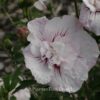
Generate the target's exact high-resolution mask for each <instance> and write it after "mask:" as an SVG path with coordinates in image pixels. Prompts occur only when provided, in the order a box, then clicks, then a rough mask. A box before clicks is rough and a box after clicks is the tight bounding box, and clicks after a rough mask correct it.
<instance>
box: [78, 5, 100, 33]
mask: <svg viewBox="0 0 100 100" xmlns="http://www.w3.org/2000/svg"><path fill="white" fill-rule="evenodd" d="M80 22H81V23H82V25H83V26H84V27H85V28H87V29H88V30H90V31H92V32H94V33H95V34H96V35H100V13H99V12H90V11H89V9H88V8H86V6H85V5H84V4H83V5H82V8H81V12H80Z"/></svg>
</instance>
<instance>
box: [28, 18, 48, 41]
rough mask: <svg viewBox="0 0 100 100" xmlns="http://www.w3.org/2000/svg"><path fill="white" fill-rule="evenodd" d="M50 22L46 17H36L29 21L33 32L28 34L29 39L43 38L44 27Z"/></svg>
mask: <svg viewBox="0 0 100 100" xmlns="http://www.w3.org/2000/svg"><path fill="white" fill-rule="evenodd" d="M47 22H48V19H47V18H46V17H41V18H36V19H34V20H32V21H30V22H28V25H27V26H28V29H29V31H30V32H31V33H30V34H29V35H28V41H31V42H32V41H33V39H35V38H39V39H43V33H44V27H45V24H46V23H47Z"/></svg>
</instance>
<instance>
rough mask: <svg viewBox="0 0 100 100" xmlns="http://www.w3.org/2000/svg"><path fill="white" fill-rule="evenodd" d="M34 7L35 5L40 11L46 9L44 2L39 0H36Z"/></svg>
mask: <svg viewBox="0 0 100 100" xmlns="http://www.w3.org/2000/svg"><path fill="white" fill-rule="evenodd" d="M34 7H36V8H37V9H38V10H40V11H44V10H46V6H45V4H44V3H41V2H40V1H36V2H35V3H34Z"/></svg>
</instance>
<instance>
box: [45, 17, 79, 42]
mask: <svg viewBox="0 0 100 100" xmlns="http://www.w3.org/2000/svg"><path fill="white" fill-rule="evenodd" d="M75 20H76V19H75V18H74V17H72V16H64V17H63V18H60V17H55V18H53V19H51V20H49V21H48V23H47V24H46V25H45V38H46V39H47V40H49V41H52V40H54V39H56V38H57V37H59V36H60V37H63V36H64V35H68V34H69V33H68V32H69V30H72V31H75V30H77V28H76V27H77V25H76V27H75V25H73V24H72V23H73V21H74V24H78V23H77V21H75ZM71 22H72V23H71ZM73 26H74V27H73ZM73 28H74V29H73Z"/></svg>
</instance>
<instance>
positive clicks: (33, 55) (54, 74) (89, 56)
mask: <svg viewBox="0 0 100 100" xmlns="http://www.w3.org/2000/svg"><path fill="white" fill-rule="evenodd" d="M28 29H29V31H30V34H29V36H28V41H30V44H29V45H28V46H27V47H26V48H25V49H23V54H24V57H25V63H26V67H27V68H29V69H30V70H31V72H32V74H33V76H34V77H35V80H36V81H37V82H38V83H41V84H48V85H50V87H51V88H53V89H54V90H56V91H62V92H70V93H71V92H76V91H77V90H79V89H80V87H81V86H82V83H83V82H84V81H86V80H87V78H88V71H89V70H90V69H91V68H92V67H93V66H94V65H95V63H96V60H97V58H98V55H99V50H98V46H97V44H96V42H95V40H94V39H93V38H92V37H91V36H89V35H88V34H87V33H86V32H85V31H84V30H83V29H82V27H81V25H80V23H79V21H78V20H77V19H76V18H74V17H72V16H63V17H62V18H60V17H55V18H53V19H51V20H48V19H47V18H46V17H42V18H36V19H34V20H32V21H30V22H29V23H28Z"/></svg>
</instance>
